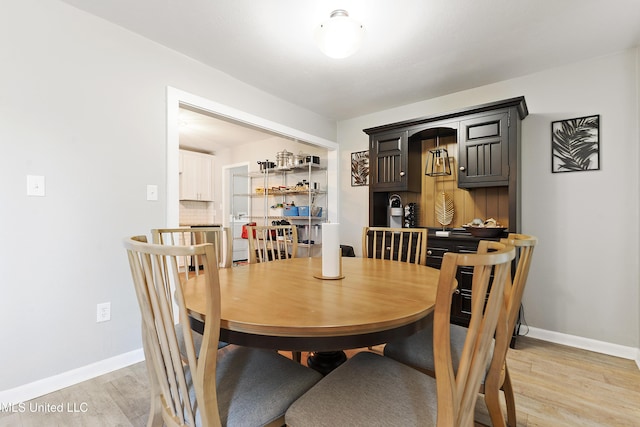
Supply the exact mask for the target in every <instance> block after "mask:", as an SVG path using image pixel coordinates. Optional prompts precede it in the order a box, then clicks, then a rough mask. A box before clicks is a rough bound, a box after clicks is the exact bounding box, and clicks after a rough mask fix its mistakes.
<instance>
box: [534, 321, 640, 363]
mask: <svg viewBox="0 0 640 427" xmlns="http://www.w3.org/2000/svg"><path fill="white" fill-rule="evenodd" d="M527 336H528V337H531V338H536V339H539V340H543V341H549V342H553V343H556V344H562V345H567V346H569V347H576V348H581V349H583V350H589V351H595V352H596V353H602V354H608V355H609V356H616V357H621V358H623V359H629V360H635V362H636V365H638V369H640V348H633V347H627V346H624V345H619V344H612V343H608V342H604V341H598V340H594V339H591V338H583V337H578V336H575V335H568V334H563V333H560V332H554V331H547V330H545V329H538V328H534V327H533V326H529V332H528V333H527Z"/></svg>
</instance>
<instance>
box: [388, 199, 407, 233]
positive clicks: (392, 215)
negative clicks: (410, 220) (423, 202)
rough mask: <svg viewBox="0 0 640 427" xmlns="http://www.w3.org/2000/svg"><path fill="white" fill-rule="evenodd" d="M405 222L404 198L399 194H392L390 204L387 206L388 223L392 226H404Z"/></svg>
mask: <svg viewBox="0 0 640 427" xmlns="http://www.w3.org/2000/svg"><path fill="white" fill-rule="evenodd" d="M403 222H404V209H403V208H402V199H401V198H400V196H398V195H397V194H392V195H391V196H390V197H389V206H388V207H387V225H388V226H389V227H391V228H402V226H403Z"/></svg>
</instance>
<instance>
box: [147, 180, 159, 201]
mask: <svg viewBox="0 0 640 427" xmlns="http://www.w3.org/2000/svg"><path fill="white" fill-rule="evenodd" d="M147 200H158V186H157V185H152V184H149V185H147Z"/></svg>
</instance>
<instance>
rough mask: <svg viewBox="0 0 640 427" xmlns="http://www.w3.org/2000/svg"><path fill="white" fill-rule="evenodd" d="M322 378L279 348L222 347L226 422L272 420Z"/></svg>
mask: <svg viewBox="0 0 640 427" xmlns="http://www.w3.org/2000/svg"><path fill="white" fill-rule="evenodd" d="M321 378H322V375H320V374H319V373H318V372H316V371H314V370H312V369H309V368H307V367H305V366H303V365H301V364H299V363H296V362H294V361H292V360H291V359H288V358H286V357H284V356H282V355H280V354H278V353H277V352H276V351H270V350H260V349H254V348H247V347H239V346H236V345H228V346H226V347H224V348H222V349H221V350H219V351H218V364H217V368H216V381H217V385H218V387H217V391H218V407H219V410H220V419H221V421H222V425H226V426H256V427H257V426H263V425H265V424H268V423H270V422H272V421H274V420H276V419H278V418H279V417H282V416H283V415H284V413H285V411H286V410H287V408H288V407H289V406H290V405H291V403H293V402H294V401H295V400H296V399H297V398H298V397H300V396H301V395H302V394H303V393H304V392H306V391H307V390H309V389H310V388H311V386H313V385H314V384H315V383H317V382H318V381H319V380H320V379H321Z"/></svg>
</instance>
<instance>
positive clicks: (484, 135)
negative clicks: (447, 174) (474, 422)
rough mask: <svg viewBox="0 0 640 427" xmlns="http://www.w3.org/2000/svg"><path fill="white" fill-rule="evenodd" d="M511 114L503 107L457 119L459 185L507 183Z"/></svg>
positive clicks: (482, 185) (480, 185) (487, 185)
mask: <svg viewBox="0 0 640 427" xmlns="http://www.w3.org/2000/svg"><path fill="white" fill-rule="evenodd" d="M510 114H511V113H510V111H509V110H504V111H501V112H498V113H497V114H488V115H478V116H477V117H474V118H470V119H466V120H461V121H460V134H459V135H458V163H459V165H458V166H459V171H458V187H460V188H474V187H492V186H498V185H509V139H510V138H509V136H510V135H509V130H510V126H509V125H510V118H509V117H510ZM512 138H513V137H512Z"/></svg>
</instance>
